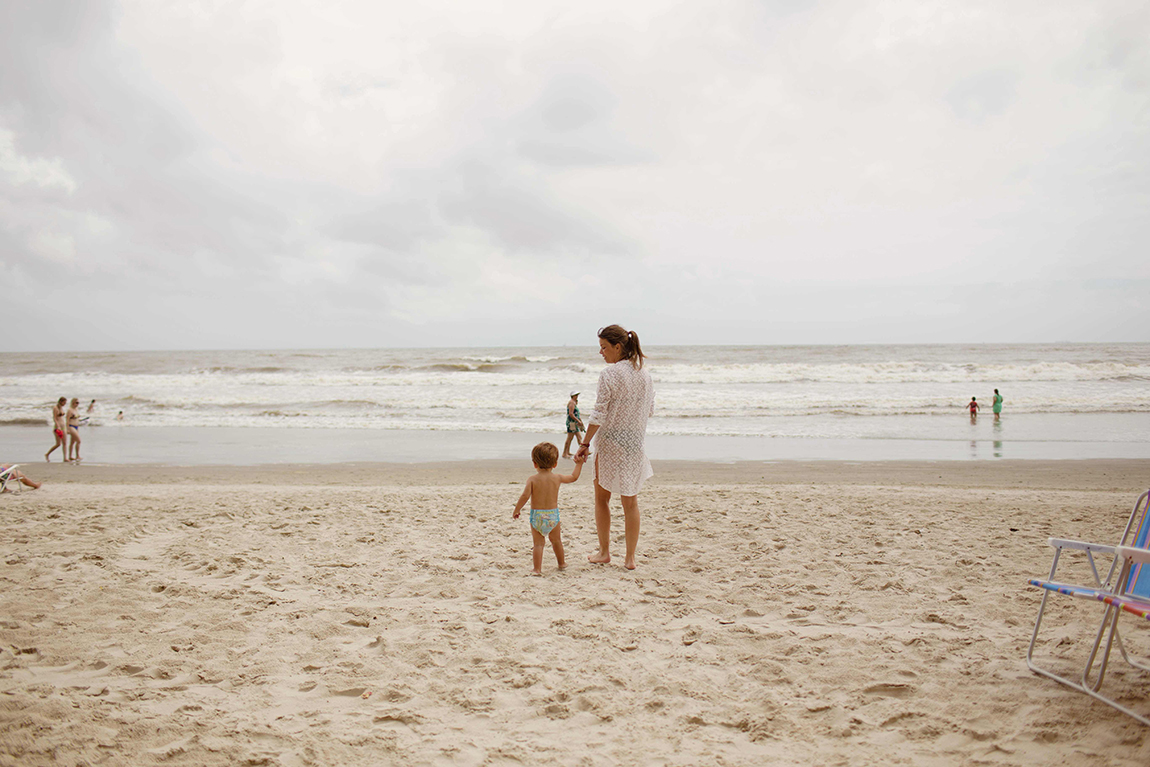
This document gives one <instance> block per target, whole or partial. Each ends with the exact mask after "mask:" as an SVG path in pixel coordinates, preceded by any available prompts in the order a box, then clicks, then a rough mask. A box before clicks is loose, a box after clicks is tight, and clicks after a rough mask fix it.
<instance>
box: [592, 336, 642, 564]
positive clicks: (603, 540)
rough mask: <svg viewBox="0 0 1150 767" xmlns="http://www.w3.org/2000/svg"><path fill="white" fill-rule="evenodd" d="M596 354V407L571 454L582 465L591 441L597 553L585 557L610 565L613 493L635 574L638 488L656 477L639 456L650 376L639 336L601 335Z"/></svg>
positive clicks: (625, 558) (629, 559)
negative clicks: (600, 365) (599, 363)
mask: <svg viewBox="0 0 1150 767" xmlns="http://www.w3.org/2000/svg"><path fill="white" fill-rule="evenodd" d="M599 354H600V355H601V356H602V357H603V360H604V361H605V362H606V363H607V368H606V369H605V370H604V371H603V372H602V373H600V374H599V388H598V390H597V391H596V392H595V408H594V410H592V411H591V416H590V417H589V418H588V419H587V436H586V438H585V439H584V440H583V442H582V443H581V444H580V445H579V450H578V451H577V452H576V453H575V460H576V461H578V462H579V463H583V462H584V461H586V460H587V457H588V456H589V455H590V453H591V440H592V438H594V439H595V532H596V533H597V534H598V536H599V551H598V552H596V553H595V554H592V555H591V556H589V557H587V560H588V561H590V562H594V563H596V564H606V563H608V562H610V561H611V509H610V507H609V504H610V502H611V494H612V493H618V494H619V496H620V500H622V502H623V524H624V533H625V540H626V547H627V552H626V555H625V556H624V558H623V566H624V567H626V568H627V569H628V570H634V569H635V547H636V546H637V545H638V543H639V488H640V487H641V486H642V484H643V481H644V480H646V479H647V478H648V477H650V476H651V475H652V474H653V473H654V472H653V471H651V462H650V461H649V460H647V454H646V453H645V452H644V451H643V441H644V439H645V437H646V434H647V419H648V418H649V417H650V416H651V415H652V414H653V413H654V411H655V388H654V386H653V385H652V383H651V374H650V373H648V372H647V371H646V370H643V360H644V359H645V357H644V355H643V350H642V349H641V348H640V346H639V336H638V335H637V334H636V333H635V332H634V331H627V330H624V329H623V328H621V327H620V326H618V325H608V326H607V327H605V328H603V329H602V330H600V331H599Z"/></svg>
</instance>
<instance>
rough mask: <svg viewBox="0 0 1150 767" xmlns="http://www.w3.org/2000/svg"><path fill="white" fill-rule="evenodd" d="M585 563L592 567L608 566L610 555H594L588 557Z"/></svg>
mask: <svg viewBox="0 0 1150 767" xmlns="http://www.w3.org/2000/svg"><path fill="white" fill-rule="evenodd" d="M587 561H588V562H590V563H591V564H593V565H609V564H611V555H610V554H599V553H595V554H591V555H589V556H588V557H587Z"/></svg>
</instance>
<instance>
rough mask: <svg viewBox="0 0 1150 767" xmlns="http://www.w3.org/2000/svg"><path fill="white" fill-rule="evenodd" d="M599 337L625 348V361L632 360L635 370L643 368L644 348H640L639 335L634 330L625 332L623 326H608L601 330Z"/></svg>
mask: <svg viewBox="0 0 1150 767" xmlns="http://www.w3.org/2000/svg"><path fill="white" fill-rule="evenodd" d="M599 337H600V338H602V339H603V340H604V341H606V342H607V343H609V344H615V345H617V346H622V347H623V359H625V360H631V364H632V365H634V366H635V369H636V370H638V369H639V368H641V367H643V360H645V359H646V358H647V357H646V355H645V354H643V348H642V347H641V346H639V334H638V333H636V332H635V331H634V330H624V329H623V326H622V325H608V326H607V327H605V328H601V329H600V330H599Z"/></svg>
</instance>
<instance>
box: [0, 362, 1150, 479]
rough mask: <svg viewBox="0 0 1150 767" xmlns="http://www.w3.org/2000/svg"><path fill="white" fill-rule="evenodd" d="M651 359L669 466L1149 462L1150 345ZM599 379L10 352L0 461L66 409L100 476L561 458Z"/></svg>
mask: <svg viewBox="0 0 1150 767" xmlns="http://www.w3.org/2000/svg"><path fill="white" fill-rule="evenodd" d="M645 351H647V353H648V363H647V364H648V365H649V366H650V368H649V369H650V371H651V375H652V377H653V379H654V382H655V390H656V414H655V417H654V418H652V419H651V422H650V425H649V429H648V434H649V437H650V450H649V452H650V453H651V455H652V458H653V459H656V460H657V459H659V458H682V459H699V460H722V461H729V460H738V459H740V458H746V459H752V460H785V459H788V458H800V459H838V460H883V459H905V458H920V459H927V460H947V459H952V460H953V459H976V460H979V459H988V460H992V459H998V458H1147V457H1150V429H1148V428H1147V427H1150V344H1069V345H1029V344H1028V345H989V344H988V345H920V346H911V345H906V346H663V347H652V348H649V349H646V350H645ZM602 367H603V362H602V360H601V359H600V358H599V356H598V354H597V348H596V347H594V346H591V345H587V346H578V347H537V348H469V349H361V350H278V351H178V352H106V353H43V354H24V353H4V354H0V449H4V450H5V452H4V453H2V454H0V460H5V461H11V460H20V461H24V462H27V461H30V460H32V459H35V458H36V456H37V455H40V456H42V453H43V450H46V449H47V448H48V447H49V446H50V445H51V435H50V432H49V431H48V429H47V426H48V423H49V416H50V411H51V407H52V404H53V403H54V402H55V400H56V398H57V397H60V396H66V397H68V398H69V399H71V398H72V397H78V398H79V399H80V400H81V402H82V403H83V408H84V409H86V407H87V403H88V402H89V401H90V400H92V399H95V400H96V408H95V410H94V411H93V415H92V417H91V420H90V423H89V424H88V426H87V428H86V429H85V430H84V431H83V432H82V434H83V438H84V453H85V457H86V460H88V461H106V462H112V463H116V462H161V463H177V464H180V463H186V464H202V463H205V462H207V463H211V462H226V463H233V462H237V461H238V462H240V463H245V464H252V463H264V462H293V463H294V462H298V463H330V462H334V461H346V460H371V461H374V460H381V461H388V460H396V461H410V460H439V459H444V460H462V459H466V458H470V457H476V456H480V457H512V456H515V455H518V454H519V453H521V452H522V446H523V445H524V444H525V443H526V444H527V447H528V449H529V448H530V444H534V443H533V442H530V439H533V438H535V437H541V438H542V437H547V438H550V439H552V440H553V441H557V442H559V443H560V444H561V440H562V438H563V433H562V431H563V414H564V409H565V407H566V403H567V399H568V393H569V392H570V391H571V390H572V389H578V390H581V391H582V395H581V397H580V409H581V411H582V412H583V413H584V414H586V413H588V412H589V411H590V410H591V408H592V406H593V404H594V401H595V383H596V380H597V377H598V374H599V371H600V370H601V369H602ZM995 388H997V389H999V390H1000V391H1001V393H1002V395H1003V397H1004V398H1005V407H1004V410H1003V416H1002V418H1001V419H1000V420H999V421H995V419H994V417H993V415H992V414H991V412H990V403H991V400H992V397H993V390H994V389H995ZM972 396H973V397H977V399H978V401H979V402H980V403H981V404H982V405H983V407H984V408H985V409H984V411H983V412H982V414H981V415H980V416H979V418H978V419H977V421H976V422H974V423H972V422H971V420H970V418H969V417H968V416H967V411H966V406H967V404H968V403H969V401H970V398H971V397H972ZM119 412H122V413H123V420H116V417H115V416H116V414H117V413H119ZM40 443H46V444H43V445H41V444H40ZM33 446H39V453H33V454H32V455H27V452H28V451H29V450H35V449H36V448H35V447H33ZM12 453H16V454H15V455H11V454H12ZM41 460H42V459H41Z"/></svg>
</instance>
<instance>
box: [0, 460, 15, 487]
mask: <svg viewBox="0 0 1150 767" xmlns="http://www.w3.org/2000/svg"><path fill="white" fill-rule="evenodd" d="M19 466H20V464H18V463H14V464H12V465H11V466H9V467H8V468H6V469H0V493H6V492H8V489H9V488H8V484H9V483H11V484H12V489H13V490H19V489H20V480H18V479H16V469H17V467H19Z"/></svg>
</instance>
